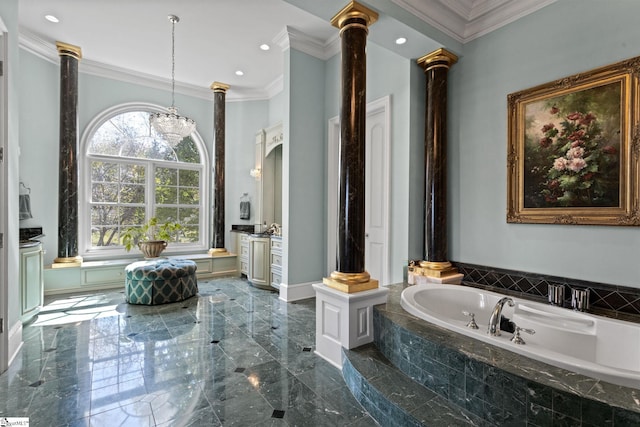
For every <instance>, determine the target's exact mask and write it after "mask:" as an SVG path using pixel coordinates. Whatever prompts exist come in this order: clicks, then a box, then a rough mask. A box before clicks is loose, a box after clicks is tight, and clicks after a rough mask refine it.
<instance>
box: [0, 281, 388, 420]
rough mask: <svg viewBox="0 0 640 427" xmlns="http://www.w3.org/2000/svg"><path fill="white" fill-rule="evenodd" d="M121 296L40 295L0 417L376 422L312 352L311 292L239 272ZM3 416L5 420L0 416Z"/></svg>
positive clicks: (4, 382) (5, 380)
mask: <svg viewBox="0 0 640 427" xmlns="http://www.w3.org/2000/svg"><path fill="white" fill-rule="evenodd" d="M198 286H199V293H198V295H197V296H194V297H192V298H189V299H187V300H185V301H182V302H177V303H172V304H163V305H157V306H145V305H129V304H126V303H125V302H124V296H123V294H122V292H118V291H116V292H109V293H99V294H98V293H96V294H85V295H77V294H76V295H73V296H70V295H55V296H50V297H47V299H46V300H49V301H45V307H44V309H43V311H42V312H41V313H40V314H39V316H38V318H36V319H35V320H34V321H33V322H31V323H30V324H29V325H27V326H26V327H25V328H24V329H23V339H24V345H23V347H22V349H21V350H20V353H18V356H17V359H16V360H15V361H14V362H13V363H12V365H11V366H10V367H9V369H8V370H7V371H6V372H4V373H3V374H2V375H0V418H1V419H3V418H4V417H29V421H30V424H29V425H31V426H32V427H38V426H43V427H50V426H56V427H57V426H73V427H81V426H82V427H84V426H132V427H150V426H163V427H164V426H166V427H169V426H171V427H175V426H198V427H199V426H242V427H244V426H288V425H292V426H293V425H299V426H301V425H310V426H338V425H339V426H350V427H365V426H367V427H369V426H373V425H375V423H374V421H373V420H372V419H371V418H370V417H369V416H368V415H367V414H366V413H365V412H364V410H363V409H362V408H361V407H360V405H359V404H358V402H356V400H355V399H354V398H353V396H352V395H351V393H350V392H349V389H348V388H347V386H346V384H345V383H344V381H343V379H342V376H341V373H340V371H339V370H338V369H336V368H335V367H333V366H331V365H330V364H329V363H328V362H325V361H324V359H322V358H320V357H319V356H317V355H315V353H314V348H315V318H316V316H315V301H314V300H313V299H309V300H304V301H299V302H297V303H289V304H287V303H285V302H283V301H281V300H280V299H279V297H278V294H277V293H275V292H270V291H265V290H261V289H256V288H254V287H252V286H250V285H249V284H248V283H247V281H246V280H243V279H238V278H218V279H213V280H207V281H205V280H203V281H199V283H198ZM0 424H2V423H1V422H0Z"/></svg>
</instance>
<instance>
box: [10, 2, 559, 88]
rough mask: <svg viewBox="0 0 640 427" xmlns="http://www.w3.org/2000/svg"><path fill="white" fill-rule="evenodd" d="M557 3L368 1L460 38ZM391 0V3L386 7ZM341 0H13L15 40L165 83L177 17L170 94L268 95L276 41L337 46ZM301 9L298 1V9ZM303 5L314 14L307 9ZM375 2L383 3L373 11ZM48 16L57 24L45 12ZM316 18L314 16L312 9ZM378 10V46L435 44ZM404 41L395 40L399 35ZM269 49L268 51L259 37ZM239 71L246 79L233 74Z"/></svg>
mask: <svg viewBox="0 0 640 427" xmlns="http://www.w3.org/2000/svg"><path fill="white" fill-rule="evenodd" d="M553 1H555V0H371V1H369V2H367V3H369V4H370V5H371V7H372V8H374V9H376V6H377V5H378V6H382V9H385V8H387V6H389V7H391V9H389V10H391V11H392V10H393V7H394V4H395V10H399V9H402V10H404V11H408V12H410V13H411V14H412V15H413V16H414V17H417V18H418V19H419V20H420V22H422V23H427V24H429V25H431V26H434V27H436V28H437V29H439V30H441V31H443V32H444V33H445V34H447V35H449V36H450V37H452V38H453V39H455V40H457V41H459V42H462V43H463V42H466V41H469V40H471V39H473V38H475V37H478V36H480V35H482V34H485V33H486V32H488V31H492V30H494V29H496V28H498V27H499V26H501V25H504V24H506V23H508V22H512V21H513V20H515V19H518V18H520V17H522V16H524V15H525V14H527V13H530V12H532V11H535V10H537V9H539V8H540V7H543V6H545V5H547V4H549V3H552V2H553ZM392 3H393V4H392ZM346 4H347V0H181V1H176V0H20V1H19V20H20V22H19V24H20V43H21V46H22V47H23V48H26V49H28V50H30V51H31V52H33V53H36V54H38V55H40V56H42V57H43V58H46V59H48V60H50V61H53V62H56V63H57V62H58V57H57V53H56V50H55V42H56V41H62V42H65V43H70V44H73V45H77V46H79V47H80V48H81V49H82V55H83V59H82V60H81V61H80V70H81V71H84V72H89V73H92V74H97V75H104V76H110V77H115V78H119V79H122V80H126V81H135V82H137V83H142V84H148V85H149V86H155V87H159V88H164V89H168V88H169V87H170V78H171V23H170V22H169V20H168V19H167V16H168V15H170V14H174V15H177V16H179V18H180V22H179V23H177V24H176V29H175V37H176V49H175V61H176V70H175V73H176V91H177V92H182V93H187V94H190V95H194V96H199V97H210V90H209V86H210V85H211V83H212V82H214V81H219V82H223V83H227V84H230V85H231V89H230V90H229V92H228V95H227V98H228V99H233V98H242V99H249V98H266V97H268V96H270V95H272V94H273V93H277V91H279V90H280V88H281V87H282V81H281V77H282V69H283V55H282V51H283V48H286V47H288V46H289V44H291V45H292V46H294V47H296V48H297V49H300V50H302V51H305V52H307V53H309V54H312V55H314V56H317V57H320V58H325V59H326V58H329V57H331V56H332V55H334V54H336V53H337V52H338V51H339V39H338V30H337V29H336V28H334V27H332V26H331V25H330V24H329V19H330V18H331V16H333V15H334V14H335V13H337V12H338V11H339V10H340V9H341V8H342V7H343V6H344V5H346ZM298 6H299V7H298ZM303 8H304V9H306V10H310V11H311V12H313V14H312V13H310V12H307V11H306V10H303ZM378 9H380V8H378ZM47 14H52V15H55V16H57V17H58V18H59V19H60V22H59V23H57V24H54V23H51V22H48V21H47V20H45V19H44V16H45V15H47ZM316 15H317V16H316ZM392 15H394V14H393V13H389V14H388V15H385V14H381V17H380V20H379V22H378V23H376V24H375V25H376V27H375V28H376V32H377V33H376V34H375V35H373V34H372V33H373V31H371V32H370V38H374V37H375V40H376V42H379V43H380V44H381V45H383V46H385V47H388V48H391V49H393V50H394V51H396V52H397V53H398V54H400V55H402V56H405V57H408V58H415V57H418V56H421V55H424V54H425V53H428V52H429V51H430V50H433V49H435V48H437V47H440V46H441V44H439V43H438V42H436V41H434V40H432V39H429V38H428V37H427V36H426V35H425V34H422V33H421V32H420V29H417V28H415V25H414V26H408V25H405V24H403V23H401V22H400V21H398V20H397V19H396V18H395V17H394V16H392ZM399 36H405V37H407V38H408V39H409V41H408V43H407V44H406V45H404V46H395V45H394V44H393V40H395V38H396V37H399ZM262 43H267V44H269V45H270V46H271V49H270V50H269V51H266V52H265V51H262V50H260V49H259V46H260V44H262ZM239 69H240V70H243V71H244V76H242V77H239V76H236V75H235V71H236V70H239Z"/></svg>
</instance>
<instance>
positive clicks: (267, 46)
mask: <svg viewBox="0 0 640 427" xmlns="http://www.w3.org/2000/svg"><path fill="white" fill-rule="evenodd" d="M260 49H262V50H269V49H271V47H270V46H269V45H268V44H266V43H263V44H261V45H260Z"/></svg>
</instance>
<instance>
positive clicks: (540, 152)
mask: <svg viewBox="0 0 640 427" xmlns="http://www.w3.org/2000/svg"><path fill="white" fill-rule="evenodd" d="M639 74H640V57H636V58H631V59H628V60H626V61H622V62H619V63H616V64H613V65H609V66H606V67H602V68H598V69H595V70H592V71H588V72H585V73H580V74H576V75H573V76H570V77H566V78H563V79H560V80H556V81H553V82H550V83H546V84H543V85H540V86H536V87H534V88H531V89H526V90H523V91H520V92H516V93H512V94H509V95H508V97H507V100H508V108H509V112H508V114H509V117H508V118H509V134H508V147H507V150H508V151H507V175H508V181H507V222H510V223H545V224H595V225H640V211H639V206H638V203H639V200H640V195H639V194H638V192H639V191H640V181H639V175H638V174H639V170H640V168H639V165H640V125H639V124H638V123H639V120H638V119H639V116H638V115H639V114H640V112H639V108H638V85H639V80H638V79H639Z"/></svg>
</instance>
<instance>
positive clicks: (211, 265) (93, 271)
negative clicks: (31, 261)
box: [44, 253, 238, 295]
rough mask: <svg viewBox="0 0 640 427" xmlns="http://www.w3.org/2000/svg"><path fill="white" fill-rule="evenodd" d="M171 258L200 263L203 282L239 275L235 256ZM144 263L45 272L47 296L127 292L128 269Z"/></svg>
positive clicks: (47, 269) (99, 264) (88, 265)
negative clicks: (101, 291)
mask: <svg viewBox="0 0 640 427" xmlns="http://www.w3.org/2000/svg"><path fill="white" fill-rule="evenodd" d="M167 258H182V259H189V260H192V261H194V262H195V263H196V265H197V267H198V269H197V271H196V276H197V278H198V279H199V280H204V279H210V278H213V277H220V276H235V275H238V269H237V261H236V258H237V257H236V255H235V254H229V255H222V256H215V257H212V256H211V255H209V254H208V253H199V254H180V255H170V256H167ZM139 260H140V259H135V258H127V259H112V260H104V261H86V262H83V263H82V264H81V265H79V266H73V267H62V268H52V267H51V265H48V266H46V267H45V269H44V293H45V295H54V294H61V293H69V292H74V291H97V290H103V289H114V288H119V287H122V288H123V289H124V279H125V273H124V268H125V267H126V266H127V265H129V264H131V263H132V262H135V261H139Z"/></svg>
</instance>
